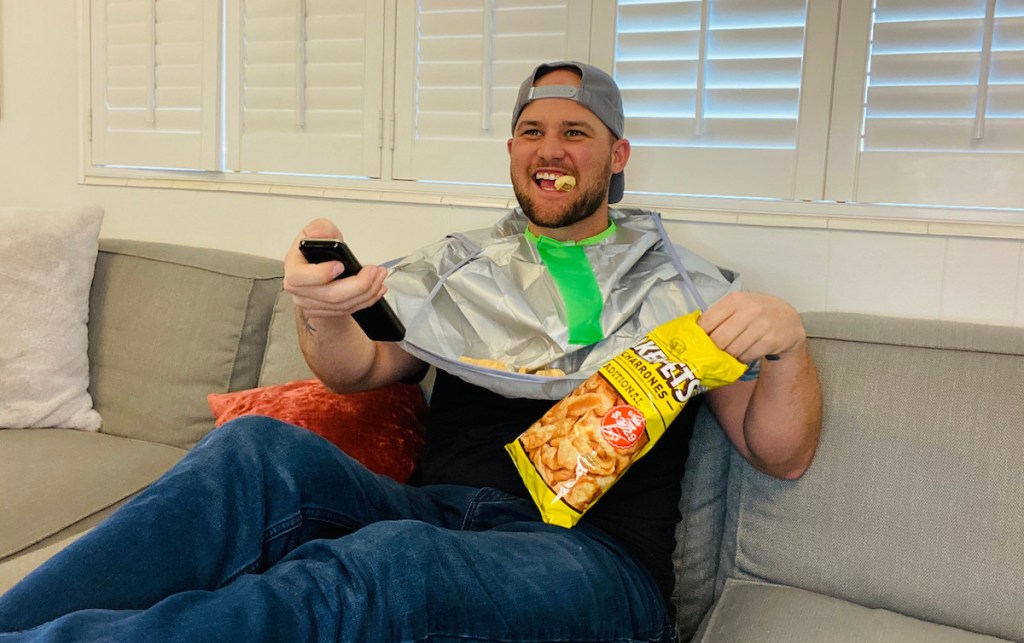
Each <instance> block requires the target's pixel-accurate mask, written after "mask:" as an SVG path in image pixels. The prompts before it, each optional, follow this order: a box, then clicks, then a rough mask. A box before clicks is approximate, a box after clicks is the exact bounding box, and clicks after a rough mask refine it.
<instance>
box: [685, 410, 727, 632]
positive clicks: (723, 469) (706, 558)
mask: <svg viewBox="0 0 1024 643" xmlns="http://www.w3.org/2000/svg"><path fill="white" fill-rule="evenodd" d="M731 453H732V444H731V443H730V442H729V441H728V439H727V438H726V437H725V434H724V433H723V432H722V429H721V427H719V426H718V423H717V422H716V421H715V419H714V416H713V415H711V412H710V411H709V410H708V407H707V406H706V405H703V404H702V405H701V409H700V411H699V412H698V413H697V419H696V421H695V423H694V428H693V437H692V438H691V439H690V452H689V455H688V456H687V459H686V474H685V475H684V476H683V488H682V495H681V497H680V501H679V511H680V514H681V516H682V520H680V521H679V524H678V525H677V526H676V548H675V551H674V553H673V557H672V564H673V567H674V569H675V578H676V583H675V589H674V591H673V595H672V602H673V604H674V606H675V611H676V631H677V632H678V634H679V638H680V640H682V641H686V640H689V638H690V637H691V636H693V633H694V631H696V629H697V627H698V626H699V625H700V622H701V620H702V619H703V618H704V615H705V614H706V613H707V611H708V609H709V608H710V607H711V604H712V602H714V600H715V578H716V575H717V573H718V548H719V546H720V545H721V542H722V529H723V526H724V522H725V490H726V479H727V477H728V471H729V457H730V454H731Z"/></svg>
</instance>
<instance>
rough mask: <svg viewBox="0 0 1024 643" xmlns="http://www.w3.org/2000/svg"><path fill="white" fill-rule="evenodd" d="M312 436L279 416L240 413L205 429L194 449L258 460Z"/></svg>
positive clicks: (274, 454) (278, 453) (313, 437)
mask: <svg viewBox="0 0 1024 643" xmlns="http://www.w3.org/2000/svg"><path fill="white" fill-rule="evenodd" d="M314 439H316V438H315V436H313V435H312V434H311V433H310V432H309V431H307V430H305V429H302V428H300V427H297V426H294V425H291V424H287V423H285V422H281V421H280V420H275V419H274V418H270V417H265V416H262V415H244V416H242V417H239V418H236V419H234V420H231V421H230V422H225V423H224V424H223V425H221V426H220V427H218V428H216V429H214V430H213V431H211V432H210V433H208V434H207V435H206V436H205V437H204V438H203V439H202V440H200V442H199V444H197V445H196V448H195V449H194V450H195V451H202V452H213V453H221V454H226V455H229V456H231V457H245V458H255V459H257V460H260V459H263V458H265V457H277V456H279V455H280V453H281V451H282V450H287V449H289V448H291V446H290V445H294V444H303V443H305V442H307V441H310V440H314Z"/></svg>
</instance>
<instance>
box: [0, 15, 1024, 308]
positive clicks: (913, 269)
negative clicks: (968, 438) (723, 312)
mask: <svg viewBox="0 0 1024 643" xmlns="http://www.w3.org/2000/svg"><path fill="white" fill-rule="evenodd" d="M76 6H77V2H76V0H0V26H2V37H0V61H2V65H3V66H2V70H0V204H3V205H18V206H46V207H67V206H71V205H76V204H81V203H95V204H99V205H101V206H103V207H104V208H105V210H106V218H105V220H104V225H103V229H102V231H101V234H102V236H104V237H123V238H133V239H146V240H157V241H167V242H172V243H185V244H195V245H202V246H209V247H219V248H227V249H231V250H238V251H242V252H249V253H254V254H260V255H266V256H270V257H280V256H281V255H282V254H283V253H284V251H285V249H286V248H287V247H288V244H289V243H290V242H291V240H292V238H293V237H294V236H295V235H296V233H297V232H298V231H299V230H300V229H301V227H302V226H303V225H304V224H305V223H306V222H307V221H308V220H309V219H311V218H314V217H328V218H331V219H333V220H334V221H335V222H336V223H338V225H339V226H340V227H341V229H342V230H343V231H344V232H345V235H346V238H347V239H348V240H349V242H350V243H351V244H352V245H353V246H354V247H355V248H356V250H357V252H358V254H359V255H360V256H361V257H362V258H363V259H364V261H367V262H376V261H384V260H386V259H389V258H392V257H394V256H398V255H401V254H405V253H406V252H408V251H410V250H412V249H413V248H415V247H417V246H419V245H422V244H424V243H427V242H429V241H433V240H434V239H436V238H438V237H440V236H442V235H443V234H444V233H445V232H447V231H449V230H458V229H469V228H477V227H485V226H487V225H489V224H490V223H491V222H492V221H494V220H495V219H496V218H497V217H498V216H500V212H498V211H496V210H494V209H489V208H468V207H452V206H424V205H408V204H399V203H381V202H372V201H339V200H327V199H316V198H301V197H289V196H270V195H257V194H235V193H220V192H202V191H188V190H172V189H148V188H126V187H109V186H95V185H88V186H87V185H82V184H80V182H79V176H80V169H79V149H80V146H79V140H78V137H79V116H78V113H79V112H78V104H79V95H80V92H79V88H78V83H79V64H80V61H79V60H78V55H79V48H78V44H77V38H78V33H77V28H76ZM714 220H718V217H709V221H714ZM667 227H668V229H669V231H670V234H671V235H672V237H673V238H674V239H675V240H676V241H678V242H679V243H682V244H684V245H687V246H689V247H691V248H692V249H694V250H696V251H698V252H700V253H701V254H704V255H705V256H707V257H708V258H710V259H712V260H713V261H715V262H717V263H719V264H721V265H725V266H729V267H731V268H734V269H738V270H740V271H741V272H743V274H744V280H745V284H746V286H747V288H748V289H749V290H760V291H764V292H770V293H773V294H777V295H780V296H782V297H785V298H786V299H788V300H789V301H791V302H792V303H793V304H794V305H795V306H796V307H797V308H798V309H800V310H846V311H857V312H866V313H879V314H892V315H900V316H913V317H927V318H935V319H958V320H969V321H979V322H984V323H999V324H1010V325H1015V326H1022V327H1024V242H1022V241H1020V240H1019V239H978V238H969V237H956V236H941V235H934V234H930V235H919V234H902V233H896V232H869V231H855V230H841V229H824V228H822V229H814V228H795V227H773V226H767V225H765V226H761V225H738V224H723V223H713V222H708V223H704V222H700V221H669V222H667ZM0 260H2V258H0Z"/></svg>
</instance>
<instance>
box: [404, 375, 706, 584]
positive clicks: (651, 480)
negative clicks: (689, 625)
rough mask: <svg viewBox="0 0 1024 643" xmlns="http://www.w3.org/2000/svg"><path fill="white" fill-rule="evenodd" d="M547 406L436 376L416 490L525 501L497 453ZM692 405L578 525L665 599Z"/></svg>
mask: <svg viewBox="0 0 1024 643" xmlns="http://www.w3.org/2000/svg"><path fill="white" fill-rule="evenodd" d="M554 404H555V402H552V401H548V400H533V399H513V398H507V397H504V396H502V395H499V394H497V393H492V392H491V391H488V390H486V389H483V388H481V387H479V386H475V385H473V384H469V383H467V382H465V381H463V380H461V379H459V378H457V377H455V376H453V375H449V374H447V373H444V372H443V371H438V372H437V379H436V381H435V383H434V389H433V393H432V394H431V398H430V415H429V417H428V419H427V446H426V452H425V453H424V456H423V459H422V461H421V463H420V467H419V470H418V471H417V473H416V475H415V477H414V481H415V483H417V484H460V485H468V486H473V487H492V488H495V489H499V490H501V491H504V492H505V493H508V494H511V495H514V496H518V497H521V498H526V499H529V497H530V496H529V492H528V491H527V489H526V486H525V485H524V484H523V481H522V479H521V478H520V477H519V472H518V471H517V470H516V468H515V466H514V465H513V464H512V459H511V458H510V457H509V455H508V453H507V452H506V451H505V448H504V446H505V444H507V443H509V442H511V441H513V440H514V439H516V438H517V437H518V436H519V434H520V433H522V432H523V431H524V430H525V429H526V428H528V427H529V426H530V425H531V424H533V423H534V422H536V421H537V420H538V419H540V417H541V416H542V415H544V413H545V412H546V411H547V410H548V409H549V408H551V406H552V405H554ZM698 406H699V404H698V403H697V401H696V400H694V401H691V402H690V403H689V404H687V406H686V407H685V408H684V409H683V413H682V414H681V415H680V417H678V418H677V419H676V421H675V422H674V423H673V424H672V426H671V427H669V430H668V431H666V432H665V434H664V435H663V436H662V437H661V439H660V440H659V442H658V443H657V444H656V445H655V447H654V448H653V449H651V450H650V451H649V452H648V453H647V455H645V456H644V457H643V458H641V459H640V460H639V461H637V462H636V463H635V464H634V465H633V466H631V467H630V469H629V471H627V472H626V474H625V475H624V476H623V477H622V478H621V479H620V480H619V481H618V482H617V483H616V484H615V485H614V486H612V487H611V488H610V489H609V490H608V491H607V492H606V493H605V494H604V496H602V497H601V499H600V500H599V501H598V502H597V503H596V504H594V506H592V507H591V508H590V509H589V510H588V511H587V513H586V514H584V516H583V518H582V521H584V522H587V523H589V524H591V525H593V526H595V527H598V528H599V529H601V530H602V531H604V532H605V533H607V534H608V535H610V536H611V537H613V538H614V539H615V540H616V541H617V542H618V543H619V544H620V545H621V546H622V547H623V549H625V550H626V551H628V552H629V553H630V554H631V555H632V556H633V557H634V558H635V559H636V560H637V561H638V562H639V563H640V564H642V565H643V566H644V567H646V568H647V569H648V570H650V572H651V574H652V575H653V576H654V579H655V581H656V582H657V583H658V586H659V588H660V589H661V591H662V593H663V594H664V596H665V597H666V599H667V598H668V597H669V595H670V593H671V591H672V585H673V573H672V551H673V549H674V547H675V526H676V523H678V522H679V519H680V513H679V497H680V481H681V480H682V476H683V469H684V468H685V465H686V454H687V451H688V450H689V442H690V435H691V434H692V432H693V418H694V415H695V414H696V412H697V408H698Z"/></svg>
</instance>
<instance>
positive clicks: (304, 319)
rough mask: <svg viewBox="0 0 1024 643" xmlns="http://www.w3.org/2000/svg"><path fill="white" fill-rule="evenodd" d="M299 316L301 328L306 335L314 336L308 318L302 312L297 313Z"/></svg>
mask: <svg viewBox="0 0 1024 643" xmlns="http://www.w3.org/2000/svg"><path fill="white" fill-rule="evenodd" d="M299 315H300V316H301V317H302V328H303V330H305V331H306V334H307V335H316V329H315V328H313V324H311V323H309V317H308V316H307V315H306V313H305V312H304V311H301V310H300V311H299Z"/></svg>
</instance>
